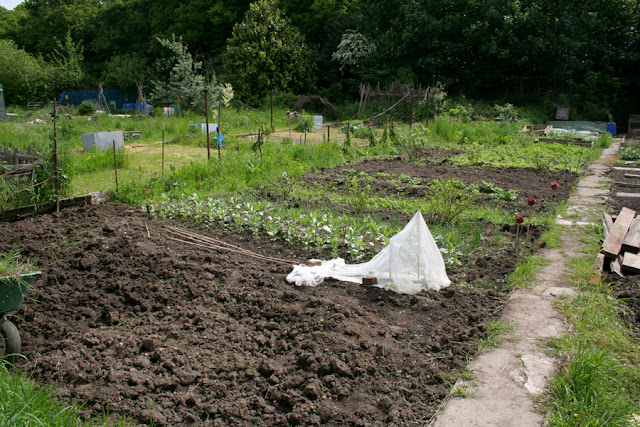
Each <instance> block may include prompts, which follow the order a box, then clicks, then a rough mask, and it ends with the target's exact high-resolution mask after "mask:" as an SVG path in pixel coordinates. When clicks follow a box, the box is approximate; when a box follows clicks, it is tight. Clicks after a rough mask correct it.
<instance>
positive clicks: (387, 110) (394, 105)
mask: <svg viewBox="0 0 640 427" xmlns="http://www.w3.org/2000/svg"><path fill="white" fill-rule="evenodd" d="M409 95H411V92H408V93H407V94H406V95H405V96H404V97H403V98H402V99H401V100H400V101H398V102H396V103H395V104H393V105H392V106H391V107H389V108H387V109H386V110H384V111H383V112H382V113H380V114H377V115H375V116H373V117H369V118H368V119H365V120H363V122H367V121H369V120H373V119H377V118H378V117H380V116H381V115H383V114H386V113H388V112H389V111H391V110H393V109H394V108H396V106H397V105H398V104H400V103H401V102H402V101H404V100H405V99H407V96H409ZM354 117H355V116H354Z"/></svg>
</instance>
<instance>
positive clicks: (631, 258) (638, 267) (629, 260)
mask: <svg viewBox="0 0 640 427" xmlns="http://www.w3.org/2000/svg"><path fill="white" fill-rule="evenodd" d="M622 269H623V270H625V271H629V272H631V273H634V274H637V273H640V255H638V254H632V253H629V252H627V253H626V254H624V258H623V260H622Z"/></svg>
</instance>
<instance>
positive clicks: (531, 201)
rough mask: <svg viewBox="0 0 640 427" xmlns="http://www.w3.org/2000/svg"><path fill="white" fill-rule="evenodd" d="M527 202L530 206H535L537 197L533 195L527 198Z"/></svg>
mask: <svg viewBox="0 0 640 427" xmlns="http://www.w3.org/2000/svg"><path fill="white" fill-rule="evenodd" d="M527 204H528V205H529V206H533V205H535V204H536V198H535V197H533V196H529V198H528V199H527Z"/></svg>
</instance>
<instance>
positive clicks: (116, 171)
mask: <svg viewBox="0 0 640 427" xmlns="http://www.w3.org/2000/svg"><path fill="white" fill-rule="evenodd" d="M113 170H114V171H115V173H116V194H118V158H117V156H116V140H115V139H114V140H113Z"/></svg>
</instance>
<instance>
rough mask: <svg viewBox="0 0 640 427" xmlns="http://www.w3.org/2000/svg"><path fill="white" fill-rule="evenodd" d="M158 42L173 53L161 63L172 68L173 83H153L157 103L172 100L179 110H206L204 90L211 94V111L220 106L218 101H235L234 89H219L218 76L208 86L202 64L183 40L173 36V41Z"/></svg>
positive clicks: (222, 87)
mask: <svg viewBox="0 0 640 427" xmlns="http://www.w3.org/2000/svg"><path fill="white" fill-rule="evenodd" d="M158 42H159V43H160V44H161V45H162V46H163V47H165V48H166V49H168V50H169V51H170V52H171V55H170V56H169V57H167V58H164V60H163V61H160V64H162V63H164V66H165V68H169V67H171V68H170V71H169V81H168V82H162V81H155V82H153V85H154V90H153V94H152V97H153V98H154V99H155V100H159V99H164V98H169V99H171V100H172V101H173V102H174V105H175V106H176V107H180V108H181V107H187V108H189V107H190V108H195V109H199V110H202V109H204V104H205V102H204V89H205V86H206V88H207V89H208V90H209V93H210V99H211V101H212V102H210V103H209V105H210V107H212V108H213V107H215V106H217V101H218V100H220V99H222V100H223V102H225V103H226V104H228V103H229V101H231V98H233V89H232V87H231V86H230V85H216V83H217V79H216V76H215V75H211V76H210V82H209V83H208V84H207V83H206V81H205V76H204V75H202V74H200V72H201V71H202V62H201V61H194V60H193V57H192V56H191V53H189V51H188V49H187V46H186V45H185V44H184V43H182V40H181V39H177V40H176V37H175V36H173V38H172V40H168V39H161V38H158Z"/></svg>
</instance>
